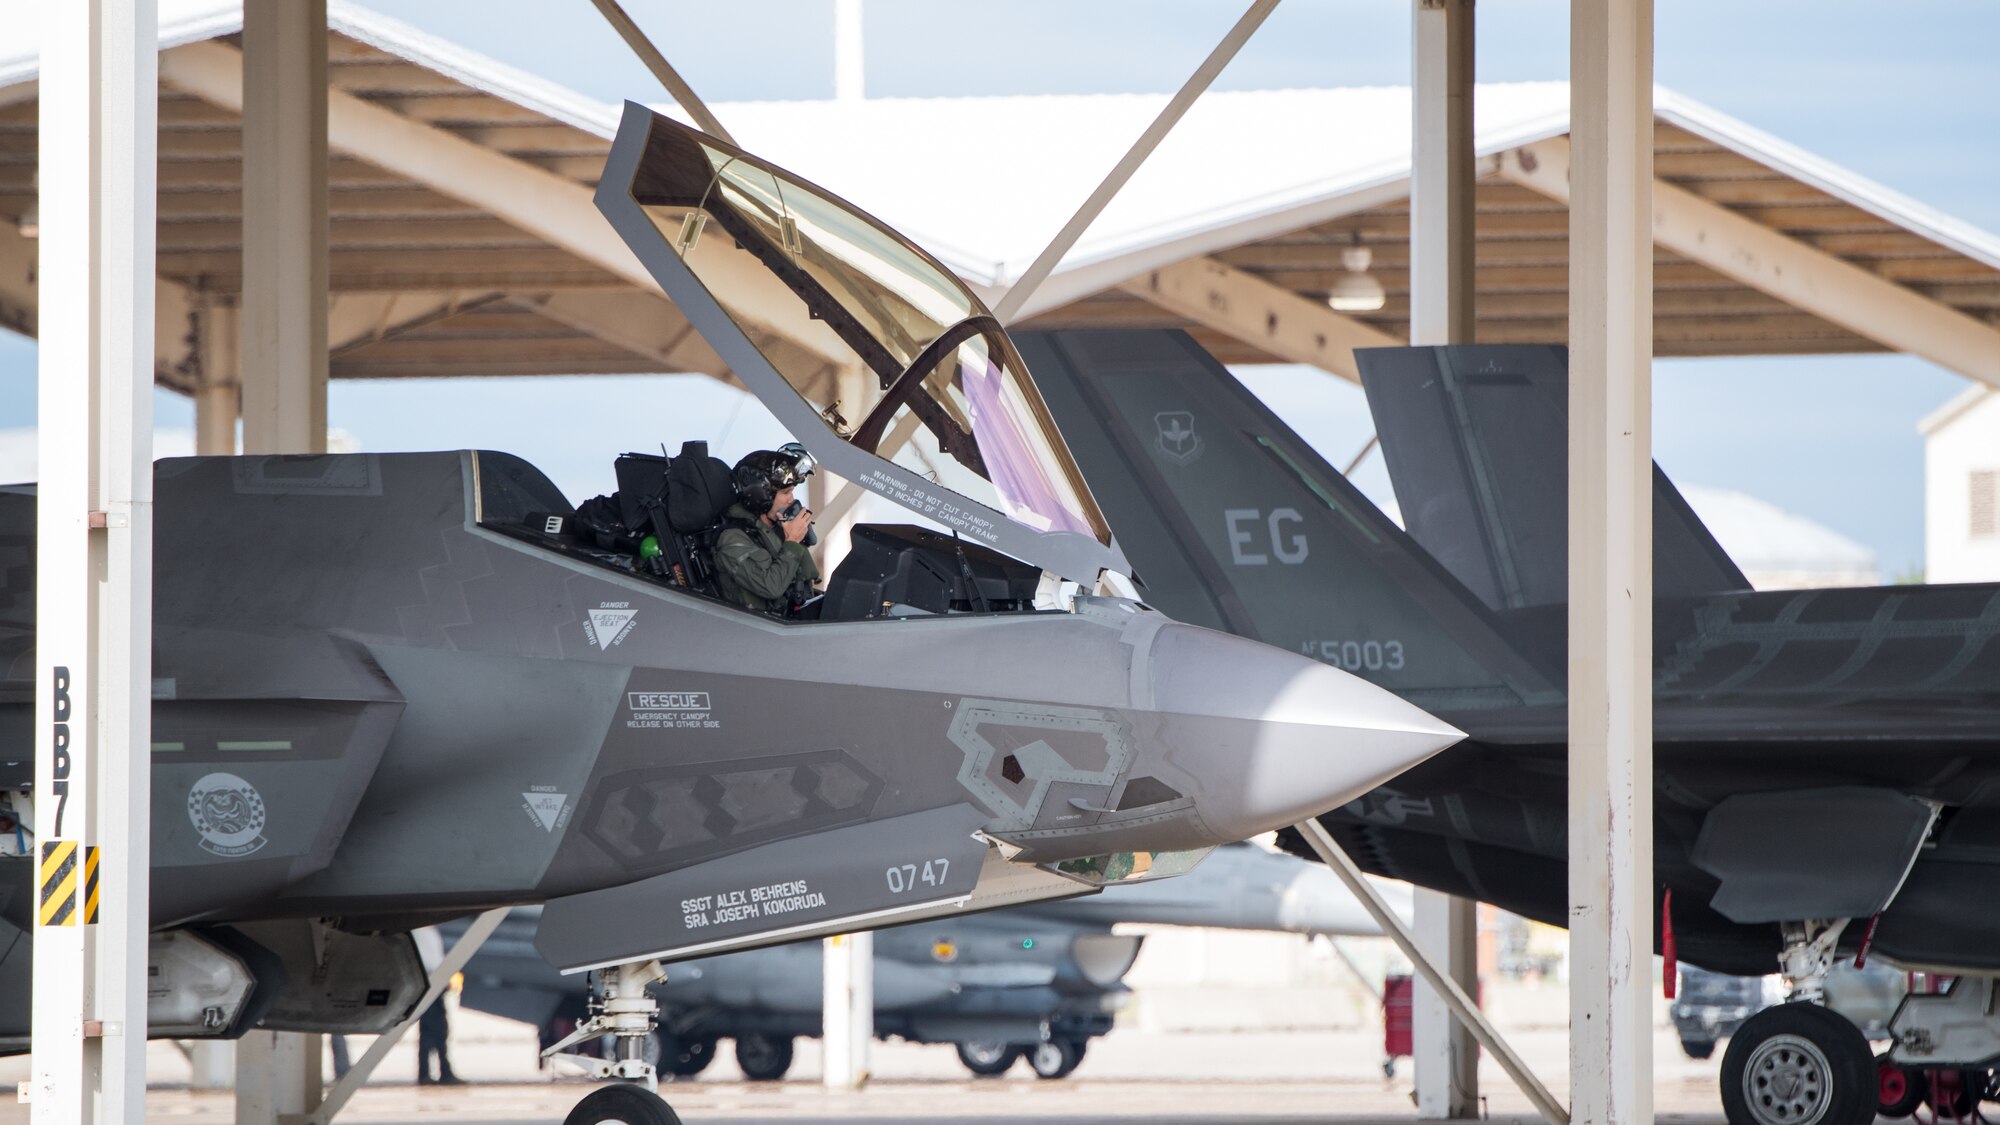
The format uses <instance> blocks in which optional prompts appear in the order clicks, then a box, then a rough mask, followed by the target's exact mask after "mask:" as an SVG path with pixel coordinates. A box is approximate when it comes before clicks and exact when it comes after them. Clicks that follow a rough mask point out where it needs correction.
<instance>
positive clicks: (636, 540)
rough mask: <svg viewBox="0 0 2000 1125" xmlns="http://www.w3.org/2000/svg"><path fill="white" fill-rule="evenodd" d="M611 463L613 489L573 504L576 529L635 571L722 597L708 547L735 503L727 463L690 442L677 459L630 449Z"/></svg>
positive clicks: (702, 444)
mask: <svg viewBox="0 0 2000 1125" xmlns="http://www.w3.org/2000/svg"><path fill="white" fill-rule="evenodd" d="M615 469H616V473H617V478H618V491H616V492H614V493H612V494H611V495H610V496H600V497H597V498H596V499H593V500H588V501H585V502H584V504H583V505H582V506H581V507H579V508H578V509H577V512H576V522H577V525H578V526H577V532H578V534H579V535H581V536H583V537H586V538H588V539H589V540H591V541H593V542H594V543H595V545H596V546H598V547H599V548H600V549H603V550H608V551H615V552H619V553H621V554H623V555H625V556H627V557H629V558H631V559H632V560H633V569H635V570H639V571H641V572H643V573H648V574H651V575H653V576H655V577H657V578H662V579H664V580H666V581H668V582H671V583H673V584H674V585H677V586H685V587H687V588H688V589H691V590H695V591H697V592H699V593H703V594H708V595H710V596H720V590H719V588H718V587H717V585H716V580H715V562H714V551H713V547H714V539H715V534H716V532H717V531H718V530H719V529H720V527H721V523H722V514H723V513H724V512H725V511H727V510H728V508H729V506H730V505H731V504H733V503H735V502H736V490H735V487H734V485H733V484H732V483H731V481H730V472H729V466H728V465H727V464H725V463H724V462H723V461H722V460H721V459H719V458H716V457H711V456H709V453H708V443H707V442H705V441H690V442H687V443H685V444H683V445H682V446H681V451H680V454H679V456H676V457H668V456H666V455H664V454H659V453H627V454H625V455H624V456H622V457H620V458H618V460H617V462H616V465H615ZM649 537H650V538H651V539H652V541H653V544H654V545H656V546H657V548H658V551H657V553H655V552H654V551H652V550H650V549H648V548H647V545H646V541H647V539H648V538H649Z"/></svg>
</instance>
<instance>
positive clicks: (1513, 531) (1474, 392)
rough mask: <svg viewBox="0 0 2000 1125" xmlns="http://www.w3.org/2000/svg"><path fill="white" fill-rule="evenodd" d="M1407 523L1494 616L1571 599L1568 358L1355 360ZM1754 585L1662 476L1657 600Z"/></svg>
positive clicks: (1497, 353)
mask: <svg viewBox="0 0 2000 1125" xmlns="http://www.w3.org/2000/svg"><path fill="white" fill-rule="evenodd" d="M1355 358H1356V359H1357V360H1358V361H1359V363H1360V366H1361V384H1362V387H1363V388H1364V389H1365V390H1366V391H1367V392H1368V408H1369V410H1370V411H1372V412H1373V413H1374V415H1375V428H1376V431H1377V432H1378V433H1379V434H1380V435H1381V438H1382V457H1383V460H1384V461H1385V462H1386V463H1387V465H1388V467H1389V479H1390V481H1391V482H1392V483H1393V484H1394V485H1395V489H1396V501H1397V503H1398V504H1400V505H1401V506H1402V509H1403V524H1404V526H1405V527H1406V528H1407V529H1408V530H1409V533H1410V535H1411V537H1412V538H1414V539H1415V540H1416V541H1417V542H1418V543H1421V544H1423V546H1424V548H1425V549H1426V550H1428V551H1429V552H1430V553H1431V555H1432V556H1433V557H1435V558H1436V559H1437V560H1438V562H1439V563H1441V564H1443V566H1444V567H1445V568H1446V569H1447V570H1449V571H1451V573H1452V575H1453V576H1454V577H1456V578H1457V579H1458V580H1459V581H1460V582H1463V583H1464V584H1465V585H1466V587H1467V588H1468V589H1470V590H1472V591H1473V592H1474V593H1475V594H1477V595H1479V599H1480V600H1481V601H1482V602H1484V603H1485V604H1486V605H1487V606H1488V607H1489V608H1492V609H1518V608H1522V607H1526V606H1538V605H1560V604H1562V603H1564V602H1567V601H1568V600H1569V555H1568V536H1569V455H1568V450H1569V355H1568V350H1567V349H1565V348H1561V347H1554V346H1546V345H1526V344H1471V345H1460V346H1455V347H1438V348H1365V349H1361V350H1358V351H1356V352H1355ZM1749 588H1750V583H1749V581H1748V580H1746V579H1745V578H1744V577H1743V572H1742V571H1740V570H1738V569H1737V568H1736V564H1735V563H1734V562H1731V561H1730V559H1729V555H1728V554H1727V553H1725V552H1724V551H1723V549H1722V546H1721V545H1720V544H1718V543H1717V542H1716V541H1715V537H1714V536H1713V535H1710V534H1709V532H1708V528H1706V527H1704V526H1703V525H1702V522H1701V520H1700V519H1699V518H1697V517H1696V516H1695V514H1694V511H1693V510H1692V509H1690V508H1689V507H1688V505H1687V501H1686V500H1684V499H1682V498H1681V494H1680V492H1679V490H1677V489H1676V488H1674V486H1673V482H1671V481H1669V480H1668V479H1667V477H1666V474H1664V473H1662V472H1660V469H1659V466H1658V465H1655V466H1654V467H1653V589H1654V591H1655V592H1656V593H1657V594H1658V595H1659V596H1662V597H1676V596H1693V595H1702V594H1713V593H1720V592H1724V591H1730V590H1747V589H1749Z"/></svg>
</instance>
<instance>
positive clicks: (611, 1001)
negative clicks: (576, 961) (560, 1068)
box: [542, 961, 681, 1125]
mask: <svg viewBox="0 0 2000 1125" xmlns="http://www.w3.org/2000/svg"><path fill="white" fill-rule="evenodd" d="M666 976H667V971H666V970H665V969H663V968H661V967H660V963H659V962H658V961H641V962H636V963H634V964H630V965H615V966H612V967H611V968H608V969H602V970H599V972H598V974H597V986H596V988H594V989H592V990H591V994H590V1018H589V1019H586V1020H584V1021H583V1022H582V1023H580V1024H578V1025H577V1028H576V1030H575V1031H572V1032H570V1033H569V1034H568V1035H566V1036H564V1037H563V1038H562V1039H560V1040H558V1041H556V1042H555V1043H553V1044H551V1045H550V1046H549V1047H548V1048H547V1049H546V1050H544V1051H543V1052H542V1057H543V1058H544V1059H561V1060H562V1061H564V1062H567V1063H569V1064H571V1065H572V1066H576V1067H579V1068H581V1069H582V1070H583V1071H584V1072H585V1073H587V1074H590V1075H592V1076H593V1077H596V1078H615V1079H618V1080H619V1081H620V1083H621V1084H620V1085H616V1086H607V1087H605V1088H604V1089H602V1090H597V1091H594V1092H592V1093H591V1094H590V1095H589V1096H588V1097H586V1098H584V1099H583V1100H582V1101H580V1102H578V1103H577V1104H576V1108H575V1109H573V1110H571V1111H570V1113H569V1116H568V1117H567V1118H565V1119H564V1120H563V1125H608V1123H610V1122H623V1123H624V1125H680V1122H681V1119H680V1116H679V1115H678V1114H676V1113H674V1111H673V1107H671V1106H669V1105H668V1104H667V1103H666V1100H665V1099H664V1098H662V1097H660V1095H659V1072H658V1071H657V1070H656V1069H655V1068H654V1066H653V1063H652V1062H651V1061H650V1060H649V1058H648V1057H647V1055H648V1052H647V1047H648V1046H649V1045H650V1044H651V1043H652V1042H653V1038H654V1029H655V1028H656V1027H657V1026H658V1025H659V1020H660V1002H659V1001H658V1000H656V999H654V998H653V994H652V993H651V992H649V991H647V988H648V986H650V985H652V984H653V983H654V982H656V981H661V980H665V979H666ZM605 1035H609V1036H612V1037H613V1039H612V1042H613V1044H614V1049H613V1050H611V1051H608V1052H606V1055H607V1056H608V1057H603V1058H598V1057H592V1056H590V1055H582V1054H575V1053H572V1052H571V1051H570V1048H571V1047H574V1046H576V1045H577V1044H579V1043H584V1042H587V1041H589V1040H592V1039H596V1038H599V1037H600V1036H605Z"/></svg>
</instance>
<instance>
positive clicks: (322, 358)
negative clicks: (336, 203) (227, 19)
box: [242, 0, 327, 453]
mask: <svg viewBox="0 0 2000 1125" xmlns="http://www.w3.org/2000/svg"><path fill="white" fill-rule="evenodd" d="M326 83H327V74H326V0H248V2H247V3H245V4H244V6H243V314H242V317H243V350H242V371H243V451H244V452H245V453H324V452H326V370H327V357H326V288H327V265H326V261H327V259H326V90H327V85H326Z"/></svg>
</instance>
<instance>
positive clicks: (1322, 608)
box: [1015, 330, 1551, 714]
mask: <svg viewBox="0 0 2000 1125" xmlns="http://www.w3.org/2000/svg"><path fill="white" fill-rule="evenodd" d="M1015 340H1016V342H1017V344H1018V346H1019V347H1020V350H1021V354H1022V356H1023V357H1024V358H1025V359H1026V360H1027V362H1028V363H1029V365H1030V367H1031V369H1032V370H1033V371H1034V374H1035V379H1036V382H1037V383H1038V384H1039V385H1040V386H1041V387H1042V390H1043V394H1044V396H1045V397H1046V399H1047V401H1048V404H1049V409H1050V410H1051V411H1053V412H1054V414H1055V416H1056V421H1057V424H1058V425H1059V426H1060V427H1061V429H1062V431H1063V435H1064V437H1065V439H1066V440H1067V441H1068V443H1069V445H1070V447H1071V448H1072V449H1073V450H1074V451H1075V453H1076V456H1077V460H1078V462H1079V463H1080V464H1081V465H1082V467H1083V469H1084V472H1085V474H1086V475H1087V476H1088V477H1089V479H1090V483H1091V490H1092V492H1093V494H1095V495H1096V496H1097V498H1098V502H1099V503H1100V504H1102V505H1103V506H1104V509H1105V512H1106V514H1107V515H1108V516H1109V517H1110V519H1111V522H1112V526H1113V527H1114V528H1115V529H1116V531H1117V534H1118V538H1119V542H1120V543H1122V544H1123V545H1124V546H1125V550H1126V552H1127V557H1128V558H1130V559H1131V560H1132V562H1133V567H1134V571H1135V575H1136V577H1138V579H1139V580H1140V581H1141V582H1143V583H1144V594H1145V597H1146V600H1147V601H1148V602H1150V603H1152V604H1153V605H1156V606H1158V607H1159V608H1160V609H1162V610H1164V611H1165V612H1166V613H1168V614H1170V615H1172V616H1173V617H1175V618H1177V619H1179V620H1182V621H1186V622H1189V623H1191V624H1196V625H1203V626H1207V627H1209V628H1216V629H1225V630H1228V631H1229V632H1233V633H1236V634H1238V635H1240V636H1245V637H1251V638H1254V639H1256V640H1261V641H1264V642H1265V643H1267V644H1272V645H1276V646H1278V647H1280V648H1286V649H1290V650H1291V651H1293V652H1301V653H1304V654H1306V655H1308V656H1312V657H1314V658H1316V659H1318V660H1320V661H1322V662H1324V663H1328V664H1332V665H1334V666H1335V667H1337V668H1341V669H1343V670H1345V671H1349V672H1352V673H1354V674H1356V675H1358V676H1361V677H1363V678H1365V679H1368V680H1370V681H1373V682H1375V683H1377V684H1380V685H1381V686H1383V687H1386V688H1388V689H1390V690H1391V691H1394V692H1396V693H1397V694H1399V695H1401V696H1403V697H1404V698H1405V699H1408V700H1410V701H1411V702H1413V703H1416V704H1418V705H1419V706H1422V707H1424V708H1426V709H1428V710H1431V711H1435V712H1440V713H1446V714H1449V713H1453V712H1458V711H1465V710H1487V709H1491V708H1496V707H1511V706H1518V705H1521V704H1523V703H1526V702H1529V701H1531V700H1544V699H1545V698H1548V697H1551V696H1550V694H1549V693H1550V686H1549V685H1550V682H1551V673H1550V672H1549V670H1548V669H1546V668H1543V667H1540V666H1538V665H1537V663H1536V662H1535V661H1533V660H1531V659H1529V658H1527V657H1525V656H1523V655H1522V654H1521V653H1520V652H1519V651H1518V650H1517V649H1516V648H1515V646H1513V645H1512V644H1510V643H1509V642H1508V640H1507V639H1505V638H1503V637H1502V635H1501V634H1500V633H1499V632H1498V631H1497V630H1496V628H1495V625H1494V623H1493V620H1492V618H1491V615H1490V614H1489V613H1488V612H1487V611H1486V609H1485V608H1484V607H1483V606H1481V605H1480V603H1479V600H1478V599H1477V598H1475V597H1473V596H1472V595H1471V594H1470V593H1469V592H1467V591H1466V590H1465V588H1464V587H1463V586H1461V585H1460V584H1459V583H1458V581H1457V580H1455V579H1453V578H1452V577H1451V575H1450V574H1448V573H1447V572H1446V571H1445V570H1444V569H1443V568H1441V567H1439V566H1438V565H1437V563H1436V562H1434V561H1433V560H1432V559H1431V558H1430V557H1429V556H1428V555H1427V554H1426V553H1425V552H1424V550H1423V549H1422V548H1421V547H1419V546H1418V545H1417V544H1415V543H1413V542H1411V540H1410V538H1409V537H1408V536H1406V535H1404V534H1403V532H1402V531H1401V530H1400V529H1398V528H1397V527H1396V525H1395V524H1394V523H1393V522H1391V521H1390V520H1389V519H1388V518H1387V517H1386V516H1384V515H1383V514H1382V513H1381V512H1380V511H1378V510H1376V508H1375V506H1374V505H1373V504H1371V503H1369V502H1368V499H1367V498H1366V497H1364V496H1362V495H1361V493H1360V491H1359V490H1357V489H1355V488H1354V487H1353V486H1352V485H1350V484H1349V483H1348V482H1347V480H1346V479H1345V478H1344V477H1342V476H1341V475H1340V474H1339V473H1338V472H1335V471H1334V470H1333V469H1332V468H1331V467H1330V466H1328V465H1327V464H1326V462H1325V461H1324V460H1322V459H1321V458H1320V457H1319V455H1318V454H1317V453H1315V452H1314V451H1313V449H1312V447H1311V446H1309V445H1307V444H1306V443H1305V442H1304V441H1302V440H1301V439H1300V438H1299V437H1298V435H1297V434H1294V433H1293V432H1292V431H1291V429H1290V428H1289V427H1287V426H1286V425H1285V424H1284V423H1283V422H1282V421H1280V420H1279V419H1278V418H1277V417H1276V416H1275V415H1273V414H1272V413H1271V412H1270V410H1268V409H1266V408H1265V406H1264V404H1263V403H1261V402H1259V401H1258V400H1257V398H1256V396H1254V395H1252V394H1251V393H1250V392H1249V391H1247V390H1245V389H1244V388H1243V386H1242V385H1241V384H1240V383H1238V382H1237V381H1236V379H1235V378H1234V377H1233V376H1231V375H1230V374H1229V372H1228V371H1226V370H1224V369H1223V367H1222V366H1221V365H1220V364H1218V363H1217V362H1216V361H1215V360H1214V358H1212V357H1211V356H1209V354H1208V353H1207V352H1205V351H1203V350H1202V348H1201V346H1200V345H1199V344H1197V343H1195V342H1194V340H1193V339H1191V338H1190V337H1188V336H1187V334H1185V333H1183V332H1178V331H1161V330H1155V331H1074V332H1045V333H1028V332H1024V333H1018V334H1016V336H1015Z"/></svg>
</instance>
